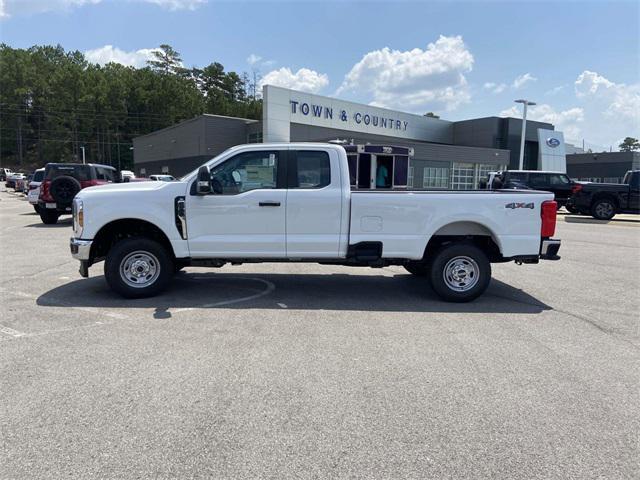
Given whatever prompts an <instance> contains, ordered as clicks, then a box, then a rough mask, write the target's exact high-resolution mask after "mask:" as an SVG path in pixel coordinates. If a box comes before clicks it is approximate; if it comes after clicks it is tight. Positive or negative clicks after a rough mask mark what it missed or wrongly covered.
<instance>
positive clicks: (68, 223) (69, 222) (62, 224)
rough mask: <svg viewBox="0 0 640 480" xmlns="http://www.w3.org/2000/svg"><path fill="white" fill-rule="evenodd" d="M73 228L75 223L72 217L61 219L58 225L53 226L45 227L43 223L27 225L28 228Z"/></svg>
mask: <svg viewBox="0 0 640 480" xmlns="http://www.w3.org/2000/svg"><path fill="white" fill-rule="evenodd" d="M72 226H73V221H72V219H71V217H69V218H65V219H60V220H58V223H54V224H52V225H45V224H44V223H42V222H38V223H32V224H30V225H25V227H26V228H69V227H72Z"/></svg>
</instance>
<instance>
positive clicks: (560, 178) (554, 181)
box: [549, 175, 571, 187]
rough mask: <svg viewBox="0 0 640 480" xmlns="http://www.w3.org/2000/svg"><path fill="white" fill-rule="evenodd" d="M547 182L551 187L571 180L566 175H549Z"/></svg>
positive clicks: (563, 184)
mask: <svg viewBox="0 0 640 480" xmlns="http://www.w3.org/2000/svg"><path fill="white" fill-rule="evenodd" d="M549 183H550V184H551V186H552V187H562V186H565V185H569V184H570V183H571V181H570V180H569V177H567V176H566V175H549Z"/></svg>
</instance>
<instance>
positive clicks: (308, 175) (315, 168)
mask: <svg viewBox="0 0 640 480" xmlns="http://www.w3.org/2000/svg"><path fill="white" fill-rule="evenodd" d="M296 167H297V176H296V182H295V184H294V185H291V187H290V188H322V187H326V186H327V185H329V184H330V183H331V167H330V161H329V154H328V153H327V152H320V151H311V150H307V151H305V150H301V151H298V152H296Z"/></svg>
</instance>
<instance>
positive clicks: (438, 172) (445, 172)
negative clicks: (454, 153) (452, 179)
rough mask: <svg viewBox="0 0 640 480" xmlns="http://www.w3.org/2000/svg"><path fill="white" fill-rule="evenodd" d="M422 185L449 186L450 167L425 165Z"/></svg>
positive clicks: (431, 186)
mask: <svg viewBox="0 0 640 480" xmlns="http://www.w3.org/2000/svg"><path fill="white" fill-rule="evenodd" d="M422 186H423V187H426V188H449V169H448V168H440V167H425V168H424V171H423V174H422Z"/></svg>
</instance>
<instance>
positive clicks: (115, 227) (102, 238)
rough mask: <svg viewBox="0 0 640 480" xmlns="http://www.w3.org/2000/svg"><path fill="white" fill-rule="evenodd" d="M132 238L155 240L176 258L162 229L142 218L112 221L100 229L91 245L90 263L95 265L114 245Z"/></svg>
mask: <svg viewBox="0 0 640 480" xmlns="http://www.w3.org/2000/svg"><path fill="white" fill-rule="evenodd" d="M131 237H144V238H149V239H151V240H155V241H157V242H158V243H160V244H161V245H162V246H163V247H165V248H166V249H167V251H168V252H169V254H170V255H171V256H172V257H173V258H175V252H174V250H173V246H172V245H171V241H170V240H169V237H168V235H167V234H166V233H165V232H164V231H163V230H162V228H160V227H158V226H157V225H155V224H153V223H151V222H149V221H148V220H142V219H140V218H121V219H118V220H112V221H111V222H108V223H106V224H104V225H103V226H102V227H100V230H98V233H97V234H96V235H95V237H94V239H93V243H92V245H91V260H90V261H91V262H92V263H93V262H95V261H99V260H101V259H103V258H105V257H106V256H107V253H108V252H109V250H110V249H111V247H113V245H115V244H116V243H117V242H118V241H120V240H122V239H125V238H131Z"/></svg>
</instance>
